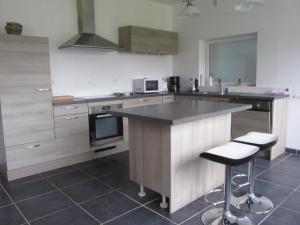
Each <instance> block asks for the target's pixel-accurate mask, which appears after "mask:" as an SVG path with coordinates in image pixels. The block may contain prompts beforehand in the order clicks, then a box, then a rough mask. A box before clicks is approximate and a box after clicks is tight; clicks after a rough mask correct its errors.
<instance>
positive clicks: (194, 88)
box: [190, 78, 199, 92]
mask: <svg viewBox="0 0 300 225" xmlns="http://www.w3.org/2000/svg"><path fill="white" fill-rule="evenodd" d="M190 83H191V91H192V92H198V91H199V81H198V79H197V78H191V79H190Z"/></svg>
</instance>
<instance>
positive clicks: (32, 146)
mask: <svg viewBox="0 0 300 225" xmlns="http://www.w3.org/2000/svg"><path fill="white" fill-rule="evenodd" d="M40 146H41V145H31V146H28V147H26V148H25V149H33V148H38V147H40Z"/></svg>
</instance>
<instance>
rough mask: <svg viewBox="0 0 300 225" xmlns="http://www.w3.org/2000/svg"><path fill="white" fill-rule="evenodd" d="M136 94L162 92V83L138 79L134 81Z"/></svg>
mask: <svg viewBox="0 0 300 225" xmlns="http://www.w3.org/2000/svg"><path fill="white" fill-rule="evenodd" d="M133 86H134V92H135V93H154V92H160V82H159V80H156V79H136V80H134V81H133Z"/></svg>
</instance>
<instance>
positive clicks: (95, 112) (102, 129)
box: [89, 104, 123, 146]
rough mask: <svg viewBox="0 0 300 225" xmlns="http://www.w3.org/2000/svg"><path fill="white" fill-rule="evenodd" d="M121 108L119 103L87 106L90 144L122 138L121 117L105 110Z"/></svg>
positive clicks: (110, 141) (101, 143)
mask: <svg viewBox="0 0 300 225" xmlns="http://www.w3.org/2000/svg"><path fill="white" fill-rule="evenodd" d="M117 108H122V105H121V104H115V105H106V106H92V107H90V108H89V125H90V143H91V145H92V146H99V145H103V144H108V143H113V142H116V141H119V140H123V117H119V116H114V115H112V114H109V113H108V112H107V111H109V110H111V109H117Z"/></svg>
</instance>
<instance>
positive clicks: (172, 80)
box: [169, 76, 180, 93]
mask: <svg viewBox="0 0 300 225" xmlns="http://www.w3.org/2000/svg"><path fill="white" fill-rule="evenodd" d="M169 91H170V92H175V93H176V92H179V91H180V77H178V76H173V77H169Z"/></svg>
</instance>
